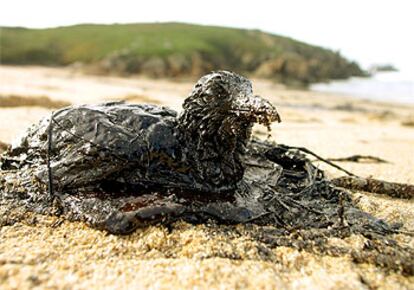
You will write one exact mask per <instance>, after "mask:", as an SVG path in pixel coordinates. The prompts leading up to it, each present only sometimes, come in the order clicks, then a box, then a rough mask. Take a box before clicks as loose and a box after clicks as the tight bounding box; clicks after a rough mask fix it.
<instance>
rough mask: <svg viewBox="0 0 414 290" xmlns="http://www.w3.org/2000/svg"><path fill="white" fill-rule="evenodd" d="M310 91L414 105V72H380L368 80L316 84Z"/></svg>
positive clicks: (354, 79) (352, 79)
mask: <svg viewBox="0 0 414 290" xmlns="http://www.w3.org/2000/svg"><path fill="white" fill-rule="evenodd" d="M310 89H311V90H313V91H318V92H329V93H338V94H341V95H345V96H350V97H355V98H363V99H370V100H377V101H383V102H393V103H410V104H414V71H413V72H380V73H376V74H374V75H373V76H371V77H367V78H351V79H349V80H345V81H332V82H329V83H319V84H314V85H312V86H311V87H310Z"/></svg>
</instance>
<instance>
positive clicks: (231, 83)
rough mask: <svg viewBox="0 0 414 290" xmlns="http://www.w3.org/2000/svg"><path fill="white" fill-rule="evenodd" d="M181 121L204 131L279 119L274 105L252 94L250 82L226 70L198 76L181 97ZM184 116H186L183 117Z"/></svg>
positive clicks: (239, 128) (233, 129)
mask: <svg viewBox="0 0 414 290" xmlns="http://www.w3.org/2000/svg"><path fill="white" fill-rule="evenodd" d="M183 108H184V112H183V114H182V116H183V119H184V120H182V121H184V122H187V124H186V125H188V126H189V127H196V128H197V129H201V131H202V132H204V133H205V134H207V133H212V134H214V133H216V132H214V131H217V130H220V132H227V133H233V134H237V133H238V132H240V131H243V130H244V129H245V130H246V129H247V130H248V129H249V128H250V129H251V127H252V126H253V124H254V123H259V124H263V125H265V126H267V127H268V128H269V126H270V124H271V123H272V122H275V121H277V122H280V121H281V120H280V116H279V114H278V112H277V110H276V108H275V107H274V106H273V105H272V104H271V103H270V102H269V101H267V100H265V99H263V98H262V97H260V96H257V95H254V94H253V89H252V83H251V82H250V81H249V80H248V79H247V78H245V77H242V76H240V75H238V74H236V73H233V72H229V71H217V72H212V73H210V74H207V75H205V76H203V77H202V78H200V80H199V81H198V82H197V83H196V85H195V86H194V88H193V91H192V92H191V94H190V96H189V97H188V98H187V99H186V100H185V102H184V105H183ZM186 117H187V118H186Z"/></svg>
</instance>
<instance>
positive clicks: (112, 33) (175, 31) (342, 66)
mask: <svg viewBox="0 0 414 290" xmlns="http://www.w3.org/2000/svg"><path fill="white" fill-rule="evenodd" d="M0 35H1V36H0V37H1V39H0V41H1V43H0V45H1V62H2V63H4V64H37V65H53V66H64V65H70V64H74V63H77V64H82V66H83V67H84V68H85V69H87V70H89V71H92V72H94V73H111V74H145V75H148V76H153V77H181V76H199V75H201V74H203V73H205V72H208V71H211V70H218V69H228V70H234V71H237V72H239V73H245V74H248V75H250V76H252V75H254V76H258V77H265V78H271V79H274V80H277V81H281V82H285V83H301V84H307V83H312V82H317V81H324V80H328V79H341V78H347V77H350V76H360V75H363V74H364V73H363V71H362V70H361V69H360V68H359V66H358V65H357V64H356V63H354V62H350V61H348V60H346V59H345V58H343V57H342V56H341V55H340V54H339V53H337V52H333V51H331V50H327V49H323V48H320V47H317V46H312V45H309V44H306V43H303V42H299V41H296V40H293V39H290V38H287V37H281V36H277V35H272V34H268V33H264V32H261V31H257V30H243V29H234V28H223V27H212V26H199V25H190V24H179V23H163V24H122V25H121V24H113V25H89V24H85V25H75V26H68V27H58V28H50V29H26V28H11V27H2V28H1V34H0Z"/></svg>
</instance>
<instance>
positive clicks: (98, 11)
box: [0, 0, 414, 73]
mask: <svg viewBox="0 0 414 290" xmlns="http://www.w3.org/2000/svg"><path fill="white" fill-rule="evenodd" d="M166 21H175V22H190V23H199V24H209V25H219V26H231V27H240V28H251V29H260V30H263V31H267V32H272V33H276V34H281V35H285V36H289V37H292V38H296V39H298V40H302V41H305V42H308V43H311V44H316V45H320V46H324V47H328V48H331V49H334V50H340V51H341V53H342V54H343V55H345V56H346V57H348V58H350V59H353V60H356V61H357V62H359V63H360V64H361V65H363V66H365V67H366V66H368V65H370V64H372V63H388V62H389V63H392V64H394V65H396V66H397V67H399V68H400V69H402V70H405V71H412V72H413V73H414V57H413V54H414V32H413V30H414V1H411V0H391V1H388V0H384V1H381V0H377V1H371V0H346V1H342V0H341V1H334V0H330V1H329V0H302V1H299V0H285V1H272V0H253V1H242V0H239V1H225V0H221V1H220V0H204V1H195V0H193V1H189V0H171V1H160V0H147V1H139V0H135V1H133V0H100V1H95V0H82V1H79V0H35V1H32V0H26V1H24V0H10V1H2V3H1V4H0V26H24V27H32V28H44V27H54V26H63V25H72V24H79V23H107V24H109V23H131V22H166Z"/></svg>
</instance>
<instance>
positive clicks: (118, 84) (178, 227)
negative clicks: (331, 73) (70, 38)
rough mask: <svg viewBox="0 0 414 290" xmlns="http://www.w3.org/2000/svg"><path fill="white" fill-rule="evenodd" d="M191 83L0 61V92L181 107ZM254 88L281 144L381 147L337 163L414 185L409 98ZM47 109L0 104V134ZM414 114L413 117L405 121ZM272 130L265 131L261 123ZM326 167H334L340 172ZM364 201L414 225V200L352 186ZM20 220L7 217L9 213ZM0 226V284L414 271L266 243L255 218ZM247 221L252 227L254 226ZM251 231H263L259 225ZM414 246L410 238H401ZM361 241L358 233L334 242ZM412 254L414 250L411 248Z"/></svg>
mask: <svg viewBox="0 0 414 290" xmlns="http://www.w3.org/2000/svg"><path fill="white" fill-rule="evenodd" d="M192 85H193V82H192V81H179V82H178V81H172V80H156V81H155V80H149V79H143V78H118V77H101V76H84V75H82V74H79V73H76V72H74V71H71V70H68V69H52V68H40V67H24V68H22V67H10V66H0V96H8V95H18V96H24V97H30V98H32V97H40V96H47V97H49V98H50V99H51V100H56V101H58V100H59V101H67V102H70V103H72V104H81V103H96V102H103V101H108V100H127V101H129V102H149V103H157V104H162V105H167V106H170V107H173V108H174V109H177V110H179V109H180V104H181V102H182V100H183V99H184V98H185V97H186V96H187V94H188V93H189V91H190V90H191V88H192ZM254 89H255V92H256V93H258V94H260V95H262V96H265V97H266V98H268V99H269V100H271V101H272V102H273V103H274V104H275V105H276V106H277V108H278V110H279V113H280V114H281V116H282V119H283V122H282V123H281V124H276V125H273V126H272V133H273V134H272V135H273V138H274V139H275V140H276V141H277V142H279V143H285V144H289V145H297V146H305V147H307V148H309V149H311V150H313V151H315V152H317V153H319V154H320V155H322V156H325V157H346V156H349V155H354V154H364V155H374V156H377V157H380V158H383V159H385V160H388V161H390V163H385V164H369V163H342V164H341V165H343V166H344V167H345V168H347V169H348V170H351V171H353V172H355V173H356V174H359V175H361V176H371V175H372V176H375V177H376V178H381V179H385V180H388V181H398V182H406V183H414V170H413V169H414V126H412V125H411V126H410V124H412V123H413V122H412V121H413V120H414V107H410V106H406V105H391V104H386V103H377V102H372V101H364V100H357V99H350V98H347V97H342V96H337V95H330V94H322V93H314V92H309V91H301V90H288V89H286V88H285V87H283V86H281V85H278V84H273V83H272V82H269V81H264V80H254ZM50 112H51V109H47V108H42V107H10V108H4V107H1V108H0V116H1V125H0V141H3V142H6V143H10V142H12V140H13V139H14V138H15V137H16V136H17V135H18V133H19V132H22V131H24V129H25V128H26V127H27V126H29V125H30V124H32V123H33V122H36V121H37V120H39V119H40V118H41V117H43V116H47V115H48V114H49V113H50ZM410 122H411V123H410ZM255 133H256V135H257V136H259V137H262V138H266V132H265V130H264V128H261V127H257V128H256V129H255ZM321 167H323V168H326V169H327V172H328V174H329V175H331V176H337V175H340V173H338V172H336V171H335V170H333V169H332V168H327V167H325V166H324V165H322V164H321ZM354 196H355V197H356V198H359V204H358V205H359V206H360V207H362V208H363V209H364V210H366V211H368V212H370V213H372V214H374V215H375V216H377V217H380V218H383V219H385V220H386V221H389V222H403V223H404V227H403V229H404V230H407V231H414V203H413V200H398V199H392V198H389V197H386V196H382V195H376V194H366V193H354ZM12 219H13V217H11V220H12ZM11 224H12V225H5V226H3V227H1V228H0V289H28V288H38V289H44V288H46V289H49V288H50V289H72V288H75V289H88V288H110V289H113V288H127V289H129V288H134V289H135V288H155V289H159V288H160V289H164V288H165V289H170V288H190V287H191V288H192V287H196V288H212V289H217V288H252V289H274V288H282V289H283V288H287V289H296V288H305V289H315V288H319V289H333V288H334V289H359V288H379V289H398V288H403V289H410V288H411V289H413V288H414V277H407V276H405V277H404V276H402V275H400V274H398V273H394V272H389V271H385V270H384V269H381V268H378V267H376V266H374V265H369V264H355V263H354V262H353V261H352V259H351V258H350V257H349V256H347V255H344V256H341V257H333V256H322V255H317V254H312V253H308V252H305V251H299V250H296V249H293V248H289V247H278V248H275V249H269V248H267V247H266V246H265V245H263V244H261V243H260V242H257V241H256V240H254V239H252V238H251V236H250V233H251V232H252V229H251V226H242V225H240V226H236V227H226V226H217V225H199V226H193V225H189V224H186V223H182V222H178V223H175V224H174V225H173V226H172V228H166V227H164V226H161V225H160V226H151V227H148V228H146V229H142V230H139V231H137V232H136V233H134V234H132V235H130V236H126V237H119V236H112V235H108V234H106V233H104V232H100V231H97V230H93V229H90V228H88V227H86V226H85V225H84V224H82V223H75V222H66V221H62V220H60V219H58V218H56V217H45V216H39V215H34V214H28V215H27V217H26V218H25V219H24V220H23V221H21V222H17V223H11ZM249 227H250V228H249ZM253 230H254V231H260V228H258V227H255V228H254V229H253ZM395 238H396V239H398V240H399V241H400V242H401V243H403V244H406V245H408V246H410V247H411V248H413V247H414V239H413V238H412V237H409V236H406V235H399V236H396V237H395ZM330 242H332V243H339V244H347V245H350V246H352V247H361V245H362V244H363V243H364V238H363V237H362V236H351V237H350V238H347V239H331V241H330ZM413 259H414V257H413Z"/></svg>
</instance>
